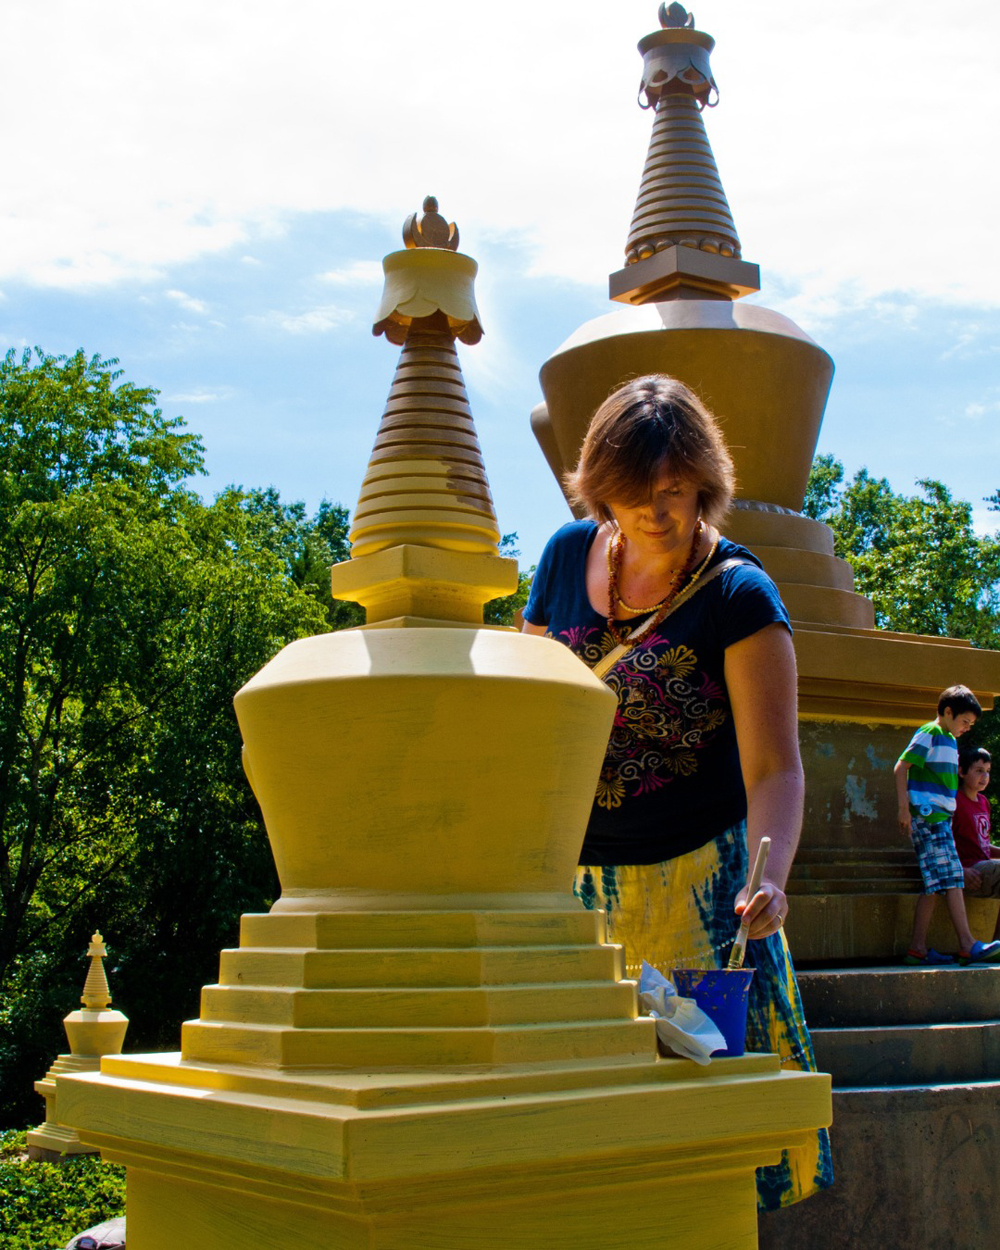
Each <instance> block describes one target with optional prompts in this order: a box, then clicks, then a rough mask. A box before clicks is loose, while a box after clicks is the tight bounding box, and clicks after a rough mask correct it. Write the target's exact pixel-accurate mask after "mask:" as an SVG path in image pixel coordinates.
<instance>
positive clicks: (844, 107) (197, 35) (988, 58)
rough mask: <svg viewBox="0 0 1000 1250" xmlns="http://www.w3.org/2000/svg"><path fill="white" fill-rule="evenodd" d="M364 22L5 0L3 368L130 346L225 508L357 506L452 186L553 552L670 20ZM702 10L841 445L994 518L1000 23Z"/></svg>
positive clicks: (983, 10) (491, 457)
mask: <svg viewBox="0 0 1000 1250" xmlns="http://www.w3.org/2000/svg"><path fill="white" fill-rule="evenodd" d="M359 7H360V6H355V5H353V4H350V5H349V4H346V3H340V2H339V0H333V2H331V0H323V2H322V3H321V2H320V0H286V3H285V4H284V5H283V6H282V7H281V9H280V11H279V10H278V9H277V8H276V6H274V5H264V4H263V3H258V2H257V0H242V2H240V3H236V2H235V0H214V3H213V4H212V5H210V6H207V5H204V4H203V3H198V4H196V3H194V2H193V0H173V2H172V3H160V2H158V0H147V2H146V3H142V4H138V5H137V4H135V3H134V2H132V0H130V2H128V3H125V2H123V0H31V2H30V3H29V2H28V0H8V3H7V5H6V7H5V12H6V15H7V22H6V24H5V25H6V31H5V37H4V41H3V46H2V48H0V109H2V112H3V116H4V117H5V119H6V121H7V132H8V136H9V138H8V145H9V146H8V161H7V171H8V172H7V178H6V179H5V180H4V181H3V184H2V185H0V347H4V348H6V347H8V346H16V347H20V346H22V345H34V344H39V345H40V346H42V347H43V348H45V349H46V350H47V351H49V352H54V353H59V352H69V351H73V350H75V349H76V348H77V347H81V346H82V347H83V348H84V349H85V350H86V351H87V352H88V353H92V352H99V353H100V354H101V355H103V356H117V357H119V358H120V359H121V362H122V365H123V367H124V369H125V371H126V374H127V376H128V377H129V378H130V379H132V380H133V381H135V382H137V383H142V384H148V385H153V386H156V387H157V388H159V390H160V392H161V404H162V407H163V409H164V411H165V412H167V413H168V414H170V415H182V416H184V417H185V418H186V419H187V421H188V424H189V426H190V428H191V429H193V430H195V431H197V432H198V433H200V434H201V435H202V437H203V439H204V441H205V446H206V456H207V464H208V469H209V475H208V477H207V478H205V479H203V480H201V481H200V482H199V483H197V485H198V488H199V489H201V490H202V491H204V492H205V493H206V494H207V495H211V494H212V493H214V492H215V491H216V490H219V489H221V488H222V487H223V486H224V485H226V484H228V483H231V482H236V483H242V484H243V485H245V486H253V485H268V484H272V483H273V484H274V485H275V486H277V487H278V488H279V489H280V491H281V492H282V494H283V496H284V497H286V498H288V499H298V498H301V499H304V500H305V501H306V502H307V504H309V506H310V507H314V506H315V505H316V504H317V503H318V502H319V500H320V499H321V498H322V497H323V496H324V495H325V496H327V497H328V498H330V499H333V500H336V501H339V502H341V503H343V504H345V505H346V506H348V507H349V508H352V509H353V506H354V503H355V501H356V498H357V493H358V488H359V485H360V482H361V477H362V475H363V473H364V469H365V465H366V462H367V457H368V453H369V450H370V448H371V443H372V440H373V438H374V434H375V429H376V427H377V424H378V420H379V417H380V415H381V412H382V407H383V404H384V400H385V396H386V392H387V390H388V387H389V384H390V381H391V378H392V373H393V370H394V368H395V364H396V358H397V349H395V348H393V347H391V346H390V345H389V344H387V343H386V342H385V340H384V339H375V338H373V337H372V335H371V330H370V326H371V320H372V317H373V314H374V310H375V308H376V306H377V303H378V298H379V294H380V291H381V266H380V262H381V258H382V256H383V255H384V254H385V253H387V252H389V251H393V250H396V249H397V248H398V247H399V246H401V238H400V227H401V225H402V222H403V219H404V217H406V215H407V214H409V213H410V212H413V211H414V210H415V209H418V208H419V206H420V202H421V200H422V198H423V196H424V195H425V194H428V193H431V194H435V195H437V196H438V198H439V200H440V202H441V209H442V211H443V212H444V213H445V214H446V215H447V216H448V218H449V220H457V222H458V224H459V228H460V230H461V236H462V250H463V251H466V252H468V253H469V254H471V255H473V256H474V257H475V258H476V259H477V260H478V261H479V264H480V276H479V279H478V282H477V297H478V301H479V307H480V311H481V313H482V316H483V321H484V325H485V329H486V337H485V338H484V339H483V341H482V343H481V344H479V345H478V346H476V347H473V348H466V347H461V346H460V353H461V359H462V364H463V368H464V371H465V376H466V382H467V384H468V388H469V393H470V399H471V402H472V406H473V412H474V414H475V417H476V421H477V425H478V427H479V432H480V439H481V441H482V444H483V450H484V454H485V457H486V463H487V469H488V472H489V476H490V480H491V483H492V486H493V492H494V496H495V499H496V504H497V512H498V517H499V521H500V526H501V529H502V530H504V531H517V532H518V533H519V535H520V546H521V549H522V551H523V553H524V556H525V558H526V559H527V560H528V561H529V562H530V561H531V560H533V559H535V558H537V555H538V553H539V551H540V550H541V547H542V544H543V543H544V541H545V538H546V537H547V536H548V534H549V533H550V532H551V531H552V530H553V529H554V528H556V526H558V525H559V524H560V523H561V522H562V521H563V520H564V519H565V518H566V516H567V513H566V509H565V504H564V503H563V501H562V497H561V495H560V493H559V491H558V489H557V487H556V485H555V483H554V481H553V480H552V478H551V475H550V474H549V471H548V469H547V467H546V466H545V464H544V461H543V459H542V457H541V454H540V452H539V451H538V449H537V447H536V445H535V443H534V440H533V438H532V436H531V432H530V428H529V425H528V414H529V412H530V410H531V408H532V407H533V405H534V404H535V403H537V402H538V400H539V398H540V391H539V388H538V382H537V377H538V369H539V368H540V366H541V365H542V363H543V362H544V361H545V359H546V358H547V357H548V356H549V355H550V354H551V353H552V352H553V351H554V350H555V348H556V347H558V345H559V344H560V343H561V342H562V341H563V340H565V339H566V338H567V337H569V335H570V334H571V333H572V332H573V331H574V330H575V329H576V328H577V327H578V326H579V325H580V324H581V323H582V322H584V321H586V320H588V319H590V318H592V317H595V316H599V315H601V314H603V313H605V312H607V311H610V310H611V308H612V307H613V306H612V305H610V304H609V303H608V301H607V286H606V283H607V274H608V272H609V271H611V270H614V269H617V268H619V267H620V264H621V256H622V249H623V245H624V240H625V235H626V233H627V229H628V224H629V220H630V217H631V210H632V205H633V202H634V198H635V193H636V190H637V188H638V183H639V176H640V173H641V169H642V162H643V159H644V156H645V150H646V145H647V142H648V136H649V124H650V119H649V116H648V114H645V113H643V112H641V111H640V110H639V109H638V108H637V107H636V104H635V93H636V88H637V85H638V79H639V70H640V58H639V55H638V53H637V52H636V50H635V44H636V42H637V40H638V39H639V38H640V37H641V36H642V35H644V34H646V33H647V32H648V31H650V30H652V29H654V28H655V27H656V25H657V22H656V4H655V3H654V2H652V0H617V2H616V4H615V5H613V6H611V5H606V4H603V3H597V0H580V2H579V3H574V4H568V3H567V4H555V3H546V2H545V0H541V2H539V0H535V2H534V3H528V2H527V0H509V3H507V4H505V5H503V6H492V5H491V6H486V5H481V4H478V3H474V2H473V0H467V2H466V3H465V4H464V5H462V6H456V7H455V9H454V10H453V11H449V10H448V9H446V8H441V7H439V8H437V9H431V8H426V7H421V6H414V5H412V4H410V3H407V4H403V3H401V2H399V0H387V2H385V3H381V4H378V5H371V6H368V8H367V9H365V10H364V11H363V12H362V11H359ZM694 12H695V16H696V18H697V24H698V26H699V27H700V28H701V29H703V30H707V31H709V32H710V33H711V34H712V35H714V37H715V39H716V41H717V48H716V50H715V52H714V53H713V57H712V63H713V68H714V71H715V76H716V78H717V80H718V82H719V86H720V90H721V102H720V104H719V107H718V108H717V109H715V110H713V111H711V112H710V113H708V114H707V115H706V122H707V126H708V131H709V136H710V139H711V141H712V144H713V147H714V150H715V153H716V158H717V161H718V165H719V169H720V172H721V175H722V179H723V182H724V185H725V187H726V190H727V193H728V196H729V200H730V203H731V205H732V208H733V213H734V217H735V220H736V224H737V227H738V229H739V232H740V235H741V238H742V241H743V249H744V255H745V256H746V257H747V259H750V260H753V261H756V262H757V263H759V264H760V266H761V272H762V286H763V290H762V292H761V294H760V296H759V297H753V298H754V299H759V301H760V302H762V303H765V304H767V305H768V306H770V307H773V308H776V309H778V310H779V311H781V312H784V313H786V314H787V315H789V316H791V317H792V318H793V319H794V320H796V321H797V322H798V323H799V325H801V326H802V327H803V328H804V329H805V330H806V331H807V332H808V333H810V334H811V335H812V336H813V337H814V338H815V339H816V341H817V342H819V343H820V345H821V346H823V347H824V348H826V350H827V351H829V352H830V353H831V355H832V356H833V357H834V360H835V362H836V365H837V373H836V376H835V379H834V385H833V392H832V394H831V399H830V403H829V406H828V408H827V415H826V419H825V422H824V427H823V431H822V434H821V436H820V443H819V450H820V451H832V452H835V453H836V454H837V455H838V456H840V458H841V459H843V460H844V462H845V464H846V465H847V467H848V469H849V470H851V471H853V470H854V469H856V468H857V467H859V466H860V465H862V464H866V465H868V467H869V468H870V469H871V470H872V471H873V472H875V473H877V474H879V475H885V476H888V477H889V479H890V480H891V481H892V483H893V485H894V486H895V487H896V488H897V489H905V490H912V489H913V486H914V482H915V480H916V479H917V478H921V477H938V478H940V479H942V480H943V481H945V482H946V483H947V484H948V485H949V486H950V487H951V488H952V490H953V491H954V492H955V494H956V495H958V496H960V497H962V498H966V499H970V500H972V501H973V503H974V504H975V505H976V506H977V508H978V512H977V517H978V520H979V523H980V525H981V526H982V527H983V528H990V529H992V528H995V526H994V520H995V519H996V520H1000V518H994V517H993V516H992V515H991V514H989V513H987V512H986V511H985V509H984V508H983V507H982V505H981V500H982V498H983V496H985V495H988V494H990V493H991V492H992V491H994V490H996V489H997V488H998V487H1000V455H998V452H1000V422H998V418H1000V295H998V290H1000V261H998V259H997V247H996V239H995V234H996V220H997V211H998V208H997V206H998V205H1000V172H998V162H997V160H996V157H995V152H996V137H995V136H996V133H997V129H998V124H1000V75H998V74H997V71H996V69H995V49H996V46H997V39H998V36H1000V16H998V10H997V9H996V7H995V6H994V5H993V4H990V3H987V2H986V0H967V2H963V0H956V3H953V4H952V5H950V6H947V7H944V6H940V5H939V4H937V3H931V2H930V0H882V2H881V3H879V4H878V5H871V4H870V3H860V2H856V0H843V2H842V3H840V4H838V5H836V6H816V5H806V4H802V3H801V0H797V2H796V0H772V3H770V4H768V5H766V6H758V5H752V4H749V3H748V2H747V0H702V3H700V4H698V5H697V6H695V8H694ZM43 18H44V23H45V25H44V31H43V30H42V29H41V27H40V23H41V21H42V20H43ZM11 136H13V137H11Z"/></svg>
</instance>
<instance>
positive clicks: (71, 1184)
mask: <svg viewBox="0 0 1000 1250" xmlns="http://www.w3.org/2000/svg"><path fill="white" fill-rule="evenodd" d="M25 1136H26V1135H25V1133H23V1132H15V1131H7V1132H0V1246H3V1247H4V1250H62V1247H63V1246H65V1245H66V1243H67V1242H68V1241H69V1240H70V1238H71V1237H75V1236H76V1235H77V1233H82V1232H83V1231H84V1230H85V1229H87V1228H92V1227H93V1226H94V1225H95V1224H101V1223H103V1222H104V1221H105V1220H110V1219H113V1218H114V1217H115V1216H118V1215H122V1214H124V1211H125V1169H124V1168H123V1167H119V1166H118V1165H117V1164H113V1163H103V1162H102V1161H101V1159H100V1158H99V1157H98V1156H97V1155H80V1156H79V1157H77V1158H75V1159H71V1160H69V1162H67V1163H35V1162H33V1161H31V1160H28V1159H24V1158H22V1156H23V1153H24V1151H25V1149H26V1146H25Z"/></svg>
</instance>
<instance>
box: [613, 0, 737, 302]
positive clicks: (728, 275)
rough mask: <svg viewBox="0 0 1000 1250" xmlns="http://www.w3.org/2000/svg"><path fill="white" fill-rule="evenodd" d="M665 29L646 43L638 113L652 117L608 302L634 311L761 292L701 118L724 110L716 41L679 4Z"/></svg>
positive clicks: (663, 22)
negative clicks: (621, 265) (718, 107)
mask: <svg viewBox="0 0 1000 1250" xmlns="http://www.w3.org/2000/svg"><path fill="white" fill-rule="evenodd" d="M659 16H660V26H661V29H660V30H657V31H654V32H653V33H652V34H649V35H646V37H645V38H644V39H641V40H640V41H639V51H640V52H641V53H642V58H643V62H642V81H641V83H640V85H639V104H640V106H641V107H642V108H648V109H652V110H653V133H652V137H651V139H650V143H649V152H648V155H647V157H646V164H645V168H644V169H643V173H642V181H641V183H640V185H639V194H638V197H637V199H636V204H635V212H634V213H633V215H632V225H631V228H630V229H629V234H628V240H627V242H626V245H625V262H626V267H625V269H624V270H621V271H619V272H618V273H614V274H612V275H611V296H612V298H613V299H618V300H623V301H625V302H627V303H632V304H643V303H650V302H652V301H658V300H664V299H679V298H680V299H683V298H689V299H705V298H712V297H714V298H716V299H738V298H739V297H740V296H741V295H746V294H748V293H749V292H750V291H756V290H759V289H760V275H759V271H758V269H757V266H756V265H750V264H747V263H746V262H744V261H742V259H741V256H742V253H741V248H740V239H739V235H738V234H737V232H736V224H735V222H734V221H733V215H732V212H731V211H730V208H729V202H728V200H727V199H726V193H725V191H724V189H723V186H722V180H721V179H720V177H719V171H718V168H717V166H716V163H715V156H714V154H713V152H712V145H711V144H710V143H709V140H708V133H707V132H706V130H705V122H704V118H703V116H702V112H703V110H704V109H705V108H712V107H714V106H715V104H716V103H717V102H718V98H719V92H718V87H717V86H716V83H715V79H714V78H713V76H712V69H711V65H710V63H709V55H710V53H711V51H712V49H713V48H714V47H715V40H714V39H713V38H712V37H711V35H706V34H705V33H704V32H703V31H700V30H696V29H695V26H694V16H693V14H691V13H689V12H688V11H687V10H686V9H685V8H684V7H683V6H682V5H680V4H671V5H669V6H668V5H666V4H661V5H660V11H659Z"/></svg>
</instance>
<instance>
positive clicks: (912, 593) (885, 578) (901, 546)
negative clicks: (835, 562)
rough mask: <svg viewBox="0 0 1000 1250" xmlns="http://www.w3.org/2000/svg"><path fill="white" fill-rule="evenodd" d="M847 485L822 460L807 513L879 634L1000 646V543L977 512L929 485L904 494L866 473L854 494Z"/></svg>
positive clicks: (832, 464) (854, 484)
mask: <svg viewBox="0 0 1000 1250" xmlns="http://www.w3.org/2000/svg"><path fill="white" fill-rule="evenodd" d="M843 478H844V470H843V465H842V464H841V463H840V462H839V461H838V460H836V459H835V458H834V457H832V456H819V457H817V458H816V460H815V461H814V462H813V468H812V472H811V473H810V478H809V486H808V488H807V492H806V506H805V509H804V510H805V511H806V512H807V514H808V515H810V516H813V517H815V518H816V519H817V520H822V521H825V522H826V523H827V524H828V525H829V526H830V527H831V529H832V530H833V535H834V550H835V551H836V554H837V555H838V556H841V557H842V558H843V559H845V560H847V561H849V562H850V564H851V565H852V566H853V569H854V578H855V589H856V590H857V591H858V592H859V593H860V594H863V595H867V596H868V597H869V598H870V599H871V600H872V602H873V603H874V605H875V619H876V623H877V624H878V626H879V627H880V628H882V629H892V630H898V631H900V632H902V633H916V634H930V635H936V636H942V637H952V638H967V639H969V640H970V641H972V642H974V643H975V644H976V645H977V646H981V647H996V646H998V645H1000V618H998V612H1000V543H998V541H997V539H996V538H995V537H982V536H980V535H977V534H976V533H975V531H974V530H973V527H972V507H971V505H970V504H969V503H967V502H965V501H964V500H960V499H955V498H954V497H953V495H952V493H951V491H950V490H949V489H948V488H947V487H946V486H945V485H944V484H943V483H941V482H938V481H936V480H934V479H930V478H927V479H923V480H921V481H919V482H918V483H917V485H918V486H919V487H920V490H921V494H919V495H903V494H898V493H897V492H896V491H894V490H893V489H892V487H891V486H890V484H889V482H888V481H887V480H886V479H885V478H875V477H872V476H871V474H870V473H869V472H868V470H867V469H860V470H859V471H858V472H857V473H856V474H855V475H854V477H853V478H852V479H851V481H850V482H848V483H847V485H845V486H842V485H841V483H842V482H843Z"/></svg>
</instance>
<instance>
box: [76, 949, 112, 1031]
mask: <svg viewBox="0 0 1000 1250" xmlns="http://www.w3.org/2000/svg"><path fill="white" fill-rule="evenodd" d="M87 954H88V955H89V956H90V967H89V968H88V969H87V980H86V982H85V983H84V987H83V993H82V994H81V996H80V1002H81V1003H83V1005H84V1007H86V1009H87V1010H88V1011H103V1010H104V1009H105V1008H106V1007H110V1006H111V990H110V989H109V988H108V977H107V973H106V972H105V971H104V960H105V959H106V958H107V954H108V948H107V947H106V946H105V945H104V938H102V937H101V935H100V932H97V933H95V934H94V936H93V937H92V938H91V939H90V945H89V946H88V947H87Z"/></svg>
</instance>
